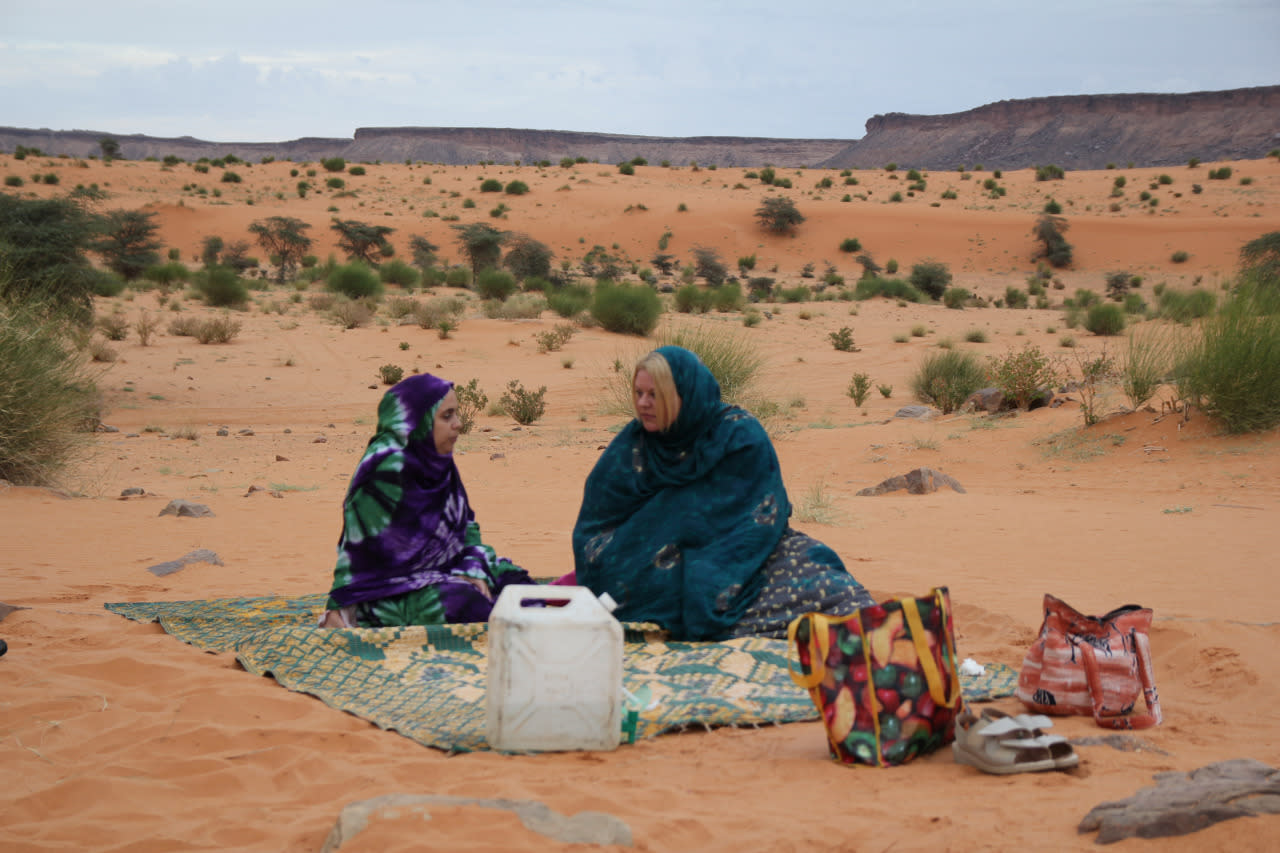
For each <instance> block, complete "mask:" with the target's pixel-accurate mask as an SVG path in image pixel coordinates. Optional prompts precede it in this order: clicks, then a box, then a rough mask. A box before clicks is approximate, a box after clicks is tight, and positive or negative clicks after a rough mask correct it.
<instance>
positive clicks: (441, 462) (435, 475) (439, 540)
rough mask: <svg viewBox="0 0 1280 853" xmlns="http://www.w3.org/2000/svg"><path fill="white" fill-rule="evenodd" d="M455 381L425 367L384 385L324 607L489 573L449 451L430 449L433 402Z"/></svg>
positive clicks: (344, 507)
mask: <svg viewBox="0 0 1280 853" xmlns="http://www.w3.org/2000/svg"><path fill="white" fill-rule="evenodd" d="M452 387H453V383H451V382H447V381H445V380H443V379H439V378H437V377H435V376H432V375H430V374H427V373H423V374H418V375H416V376H411V377H409V378H408V379H405V380H404V381H402V382H400V383H399V384H397V385H396V386H394V387H393V388H392V389H391V390H389V391H388V392H387V393H386V394H385V395H384V396H383V398H382V402H381V403H380V404H379V405H378V429H377V432H376V433H375V434H374V436H373V438H372V439H370V441H369V445H368V447H367V448H366V449H365V453H364V458H362V459H361V460H360V465H359V466H358V467H357V468H356V473H355V475H354V476H353V477H352V479H351V485H350V487H349V488H348V489H347V496H346V499H345V500H344V501H343V505H342V514H343V527H342V537H341V538H340V539H339V540H338V563H337V567H336V568H335V570H334V583H333V589H332V591H331V592H330V594H329V596H330V598H329V607H330V608H337V607H346V606H348V605H353V604H359V603H361V602H367V601H374V600H377V599H383V598H388V597H390V596H395V595H401V594H403V593H406V592H411V591H413V590H417V589H422V588H423V587H426V586H431V585H434V584H438V583H440V582H442V581H444V580H447V579H449V578H450V577H456V576H458V575H465V576H468V577H474V578H478V579H480V580H489V579H490V574H489V573H488V572H486V566H487V564H488V562H489V561H488V560H487V559H486V557H487V554H486V549H485V548H484V546H481V545H479V544H478V536H473V537H471V538H472V539H475V540H476V542H475V544H469V542H468V535H467V534H468V527H469V526H471V525H472V524H473V520H474V513H473V512H472V511H471V505H470V504H469V503H468V501H467V492H466V489H464V488H463V487H462V477H461V476H460V475H459V474H458V468H457V466H456V465H455V464H454V461H453V455H452V454H450V455H447V456H442V455H441V454H440V453H437V452H436V445H435V438H434V436H433V433H432V430H433V426H434V423H435V415H436V409H437V408H438V407H439V405H440V401H441V400H442V399H444V396H445V395H446V394H448V393H449V389H450V388H452Z"/></svg>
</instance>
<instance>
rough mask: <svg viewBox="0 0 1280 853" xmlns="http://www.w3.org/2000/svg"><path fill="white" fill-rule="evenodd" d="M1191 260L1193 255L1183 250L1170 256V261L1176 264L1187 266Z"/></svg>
mask: <svg viewBox="0 0 1280 853" xmlns="http://www.w3.org/2000/svg"><path fill="white" fill-rule="evenodd" d="M1190 258H1191V255H1190V254H1188V253H1187V252H1184V251H1182V250H1181V249H1179V250H1178V251H1176V252H1174V253H1173V254H1172V255H1170V256H1169V260H1171V261H1173V262H1174V263H1175V264H1185V263H1186V262H1187V261H1188V260H1189V259H1190Z"/></svg>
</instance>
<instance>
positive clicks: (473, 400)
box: [453, 379, 489, 435]
mask: <svg viewBox="0 0 1280 853" xmlns="http://www.w3.org/2000/svg"><path fill="white" fill-rule="evenodd" d="M453 392H454V393H455V394H457V396H458V420H460V421H462V430H461V432H462V433H463V434H464V435H465V434H466V433H469V432H471V429H472V427H474V426H475V425H476V416H477V415H479V414H480V413H481V412H483V411H484V409H485V406H487V405H489V395H488V394H486V393H484V391H481V390H480V380H479V379H472V380H471V381H470V382H468V383H467V384H466V385H463V384H462V383H461V382H455V383H453Z"/></svg>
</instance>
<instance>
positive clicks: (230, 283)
mask: <svg viewBox="0 0 1280 853" xmlns="http://www.w3.org/2000/svg"><path fill="white" fill-rule="evenodd" d="M192 286H193V288H194V289H195V292H196V294H197V295H199V297H200V298H201V299H203V300H204V302H205V304H206V305H211V306H213V307H214V308H233V307H237V306H240V305H244V304H245V303H246V302H248V301H249V285H248V284H247V283H246V282H245V280H244V279H242V278H241V277H240V276H239V275H237V274H236V271H235V270H234V269H232V268H231V267H223V266H215V267H208V268H207V269H203V270H201V271H200V272H199V273H197V274H196V276H195V278H194V280H193V282H192Z"/></svg>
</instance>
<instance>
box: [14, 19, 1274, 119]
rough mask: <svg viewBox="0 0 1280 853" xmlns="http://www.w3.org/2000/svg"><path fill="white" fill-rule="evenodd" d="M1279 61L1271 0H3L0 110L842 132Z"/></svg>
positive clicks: (1256, 68)
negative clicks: (887, 119) (884, 119)
mask: <svg viewBox="0 0 1280 853" xmlns="http://www.w3.org/2000/svg"><path fill="white" fill-rule="evenodd" d="M1275 84H1280V0H1071V2H1066V3H1037V2H1034V0H1032V2H1028V0H1016V2H1015V0H972V2H957V0H892V2H875V3H869V2H865V0H838V2H827V0H791V2H777V0H774V2H758V0H737V2H720V0H645V2H618V0H594V2H588V0H524V2H512V0H481V2H475V3H466V2H461V1H460V0H450V2H438V0H360V2H343V3H333V2H327V0H312V2H306V3H303V2H295V0H252V1H250V0H216V1H215V2H199V3H197V2H193V0H176V2H175V0H164V2H160V0H109V2H103V0H94V2H70V0H0V125H8V126H13V127H29V128H51V129H56V130H70V129H84V130H94V131H107V132H111V133H116V134H126V133H145V134H150V135H154V136H183V135H189V136H195V137H198V138H201V139H207V140H212V141H221V142H232V141H241V142H257V141H262V142H271V141H281V140H287V139H295V138H298V137H302V136H331V137H343V138H350V137H351V135H352V134H353V133H354V131H355V129H356V128H358V127H386V126H402V125H408V126H439V127H467V126H478V127H518V128H537V129H550V130H578V131H601V132H607V133H631V134H652V135H658V136H702V135H712V136H721V135H732V136H775V137H793V138H794V137H817V138H827V137H831V138H840V139H856V138H859V137H861V136H862V135H863V134H864V132H865V129H864V125H865V122H866V120H867V119H868V118H870V117H871V116H873V115H875V114H877V113H886V112H907V113H920V114H940V113H952V112H961V111H963V110H967V109H972V108H974V107H978V106H981V105H983V104H987V103H991V102H993V101H999V100H1005V99H1013V98H1028V97H1038V96H1045V95H1075V94H1106V93H1119V92H1192V91H1206V90H1217V89H1234V88H1240V87H1246V86H1265V85H1275Z"/></svg>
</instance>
